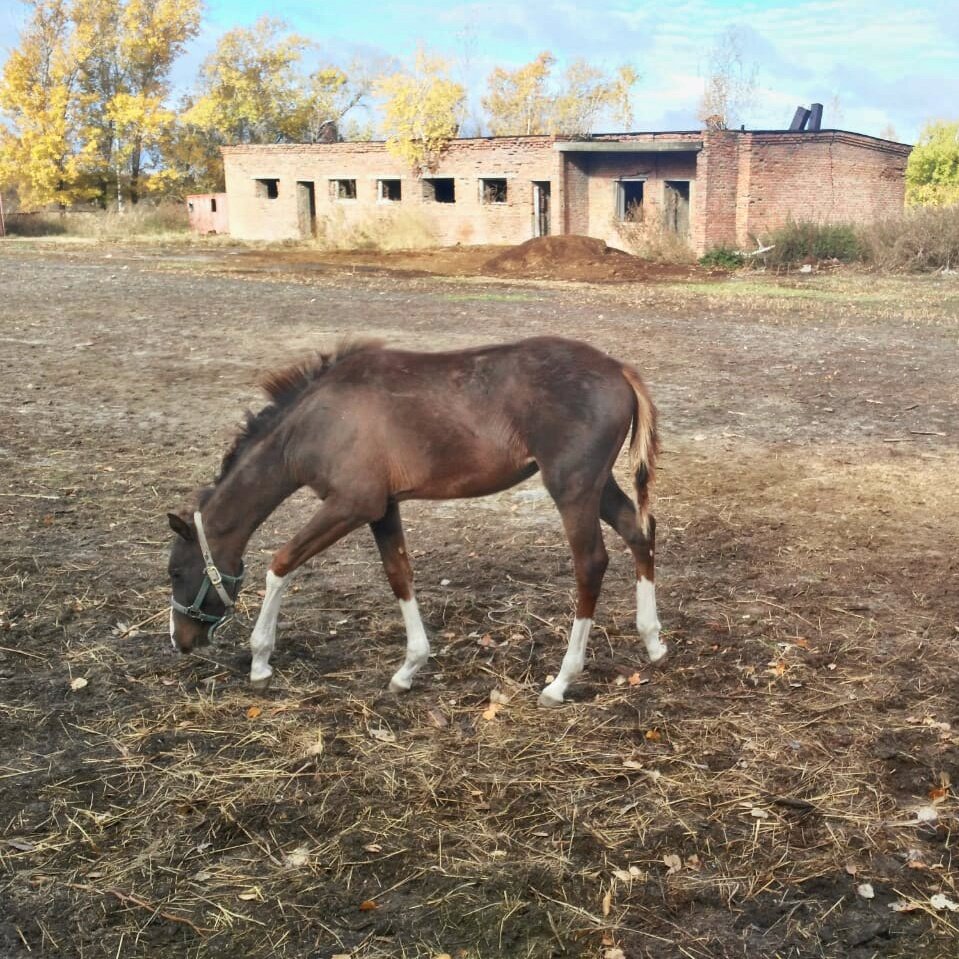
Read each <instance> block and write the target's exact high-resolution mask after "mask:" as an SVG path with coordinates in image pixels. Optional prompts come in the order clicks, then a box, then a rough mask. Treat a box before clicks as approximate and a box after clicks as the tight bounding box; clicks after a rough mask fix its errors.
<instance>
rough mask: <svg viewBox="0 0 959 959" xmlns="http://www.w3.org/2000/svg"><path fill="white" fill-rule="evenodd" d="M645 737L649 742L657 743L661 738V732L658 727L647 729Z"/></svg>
mask: <svg viewBox="0 0 959 959" xmlns="http://www.w3.org/2000/svg"><path fill="white" fill-rule="evenodd" d="M646 738H647V739H648V740H649V741H650V742H651V743H658V742H659V741H660V740H661V739H662V738H663V734H662V733H661V732H660V731H659V730H658V729H647V730H646Z"/></svg>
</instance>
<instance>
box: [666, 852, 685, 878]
mask: <svg viewBox="0 0 959 959" xmlns="http://www.w3.org/2000/svg"><path fill="white" fill-rule="evenodd" d="M663 864H664V865H665V866H666V869H667V872H666V875H667V876H671V875H672V874H673V873H674V872H679V871H680V870H681V869H682V868H683V861H682V859H680V858H679V856H677V855H676V854H675V853H670V854H669V855H668V856H663Z"/></svg>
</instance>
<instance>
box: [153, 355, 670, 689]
mask: <svg viewBox="0 0 959 959" xmlns="http://www.w3.org/2000/svg"><path fill="white" fill-rule="evenodd" d="M264 387H265V389H266V391H267V393H268V394H269V396H270V398H271V399H272V403H271V404H270V405H268V406H266V407H265V408H264V409H262V410H260V412H259V413H257V414H255V415H253V414H248V416H247V424H246V426H245V428H244V429H243V430H242V431H241V432H240V434H239V435H238V436H237V438H236V440H235V442H234V444H233V447H232V449H230V451H229V452H228V453H227V454H226V456H225V457H224V459H223V464H222V467H221V470H220V475H219V476H218V477H217V479H216V480H215V483H214V485H213V486H212V487H207V488H206V489H203V490H201V491H200V493H199V496H198V504H199V505H198V507H197V509H196V511H195V512H194V513H193V514H192V516H191V515H190V514H189V513H185V514H181V515H177V514H173V513H170V514H168V517H169V521H170V526H171V528H172V529H173V531H174V532H175V533H177V539H176V541H175V542H174V546H173V551H172V554H171V557H170V577H171V579H172V583H173V600H172V607H171V611H170V637H171V639H172V641H173V644H174V646H175V647H177V648H178V649H180V650H182V651H184V652H185V651H188V650H190V649H192V648H193V647H194V645H197V644H198V643H200V642H203V641H205V640H206V639H207V638H208V635H212V633H213V631H215V629H216V628H217V627H218V626H219V625H220V624H221V623H222V622H223V621H224V620H225V619H226V618H227V617H228V616H229V615H230V613H231V612H232V608H233V605H234V603H235V601H236V594H237V593H238V592H239V588H240V583H241V580H242V576H243V560H242V557H243V552H244V549H245V548H246V545H247V543H248V541H249V539H250V537H251V536H252V535H253V532H254V531H255V530H256V529H257V528H258V527H259V526H260V525H261V524H262V523H263V522H264V521H265V520H266V518H267V517H268V516H269V515H270V514H271V513H272V512H273V510H274V509H276V507H277V506H278V505H279V504H280V503H281V502H282V501H283V500H285V499H286V498H287V497H288V496H290V495H292V494H293V493H294V492H295V491H296V490H298V489H300V488H301V487H303V486H309V487H310V488H311V489H313V490H314V491H315V492H316V494H317V496H318V497H319V498H320V499H321V500H322V503H321V505H320V507H319V509H318V510H317V512H316V513H315V515H314V516H313V518H312V519H311V520H310V521H309V522H308V523H307V524H306V525H305V526H304V527H303V528H302V529H301V530H300V531H299V532H298V533H297V534H296V535H295V536H294V537H293V538H292V539H291V540H290V541H289V542H288V543H286V544H284V545H283V546H281V547H280V549H279V550H278V551H277V552H276V554H275V555H274V557H273V561H272V563H271V564H270V569H269V571H268V573H267V576H266V598H265V599H264V601H263V606H262V608H261V610H260V615H259V618H258V619H257V622H256V626H255V627H254V630H253V635H252V637H251V639H250V646H251V649H252V652H253V665H252V668H251V671H250V679H251V682H252V684H253V685H254V686H255V687H257V688H264V687H265V686H266V685H267V684H268V683H269V680H270V677H271V675H272V672H273V671H272V669H271V668H270V655H271V653H272V652H273V646H274V641H275V636H276V624H277V618H278V615H279V610H280V603H281V601H282V597H283V592H284V590H285V589H286V586H287V584H288V583H289V580H290V576H291V575H292V573H293V572H294V570H296V569H297V568H298V567H300V566H302V565H303V563H305V562H306V561H307V560H308V559H310V557H312V556H315V555H317V554H318V553H320V552H322V551H323V550H324V549H326V548H327V547H328V546H331V545H332V544H333V543H335V542H336V541H337V540H339V539H341V538H342V537H344V536H346V535H347V534H348V533H350V532H352V531H353V530H355V529H357V528H359V527H360V526H363V525H369V527H370V529H371V530H372V532H373V536H374V538H375V539H376V545H377V546H378V547H379V551H380V556H381V557H382V560H383V567H384V569H385V571H386V575H387V578H388V579H389V582H390V586H391V587H392V588H393V592H394V593H395V595H396V597H397V599H398V600H399V602H400V610H401V611H402V614H403V621H404V623H405V625H406V659H405V661H404V662H403V665H402V666H401V667H400V668H399V669H398V670H397V671H396V673H395V674H394V675H393V678H392V680H391V681H390V689H391V690H394V691H397V692H398V691H402V690H407V689H409V688H410V685H411V683H412V680H413V677H414V675H415V674H416V673H417V671H418V670H419V669H420V668H421V667H422V666H423V664H424V663H425V662H426V660H427V658H428V656H429V652H430V646H429V641H428V640H427V637H426V631H425V630H424V628H423V623H422V620H421V619H420V614H419V610H418V608H417V605H416V599H415V597H414V595H413V572H412V568H411V566H410V561H409V556H408V555H407V551H406V544H405V541H404V538H403V526H402V523H401V521H400V508H399V504H400V503H401V502H402V501H403V500H407V499H449V498H456V497H471V496H485V495H487V494H490V493H496V492H498V491H500V490H504V489H507V488H509V487H511V486H514V485H515V484H517V483H519V482H521V481H522V480H524V479H526V478H527V477H529V476H532V475H533V474H534V473H535V472H537V471H539V472H540V473H541V474H542V477H543V483H544V485H545V487H546V489H547V490H548V492H549V494H550V495H551V496H552V498H553V500H554V502H555V503H556V507H557V509H558V510H559V512H560V516H561V517H562V521H563V527H564V529H565V531H566V536H567V538H568V540H569V544H570V547H571V549H572V552H573V565H574V568H575V573H576V586H577V601H576V618H575V620H574V622H573V628H572V632H571V633H570V637H569V646H568V648H567V651H566V655H565V657H564V658H563V663H562V666H561V668H560V671H559V674H558V675H557V677H556V679H555V680H554V681H553V682H551V683H550V684H549V685H548V686H547V687H546V688H545V689H544V690H543V692H542V694H541V695H540V699H539V701H540V703H541V704H542V705H544V706H557V705H559V704H560V703H562V702H563V696H564V694H565V692H566V690H567V687H568V686H569V684H570V683H571V682H572V681H573V680H574V679H575V678H576V677H577V676H578V675H579V674H580V673H581V672H582V670H583V664H584V661H585V656H586V641H587V637H588V635H589V630H590V626H591V625H592V622H593V611H594V609H595V607H596V601H597V598H598V596H599V591H600V588H601V586H602V581H603V575H604V573H605V572H606V566H607V563H608V561H609V557H608V555H607V553H606V548H605V546H604V544H603V536H602V532H601V529H600V519H602V520H603V521H604V522H606V523H608V524H609V525H610V526H612V527H613V529H615V530H616V532H617V533H619V535H620V536H622V538H623V539H624V540H625V541H626V543H627V545H628V546H629V548H630V550H631V551H632V553H633V557H634V559H635V563H636V580H637V583H636V628H637V630H638V631H639V634H640V636H641V637H642V639H643V641H644V642H645V645H646V650H647V653H648V655H649V658H650V660H651V661H653V662H656V661H657V660H660V659H662V658H663V656H665V654H666V647H665V645H664V644H663V643H662V642H661V641H660V638H659V630H660V624H659V620H658V618H657V616H656V594H655V586H654V585H653V578H654V577H653V550H654V541H655V528H656V527H655V521H654V519H653V517H652V516H651V515H650V513H649V504H648V487H649V484H650V482H651V481H652V478H653V472H654V468H655V462H656V450H657V442H656V410H655V407H654V406H653V403H652V401H651V399H650V397H649V394H648V392H647V390H646V387H645V386H644V385H643V382H642V380H641V379H640V377H639V374H638V373H637V372H636V371H635V370H634V369H633V368H632V367H630V366H627V365H624V364H622V363H619V362H617V361H616V360H614V359H612V358H610V357H609V356H607V355H605V354H604V353H600V352H599V351H598V350H595V349H593V348H592V347H591V346H587V345H586V344H585V343H579V342H576V341H573V340H564V339H560V338H558V337H538V338H536V339H529V340H524V341H521V342H519V343H512V344H505V345H499V346H489V347H483V348H480V349H471V350H458V351H455V352H449V353H410V352H403V351H399V350H387V349H383V348H381V347H380V346H379V345H378V344H370V343H364V344H358V345H352V346H348V347H345V348H341V349H340V350H339V351H338V352H336V353H334V354H332V355H329V356H320V357H317V358H315V359H312V360H310V361H307V362H304V363H301V364H299V365H297V366H292V367H290V368H288V369H284V370H280V371H277V372H274V373H272V374H270V375H268V376H267V378H266V381H265V383H264ZM630 428H632V439H631V441H630V462H631V469H632V471H633V478H634V484H635V489H636V504H637V506H638V510H637V508H636V507H634V505H633V503H632V501H631V500H630V499H629V498H628V497H627V496H626V495H625V494H624V493H623V491H622V490H621V489H620V487H619V486H618V485H617V483H616V480H615V479H614V478H613V475H612V467H613V463H614V462H615V460H616V457H617V455H618V453H619V450H620V448H621V447H622V445H623V443H624V442H625V440H626V436H627V434H628V433H629V432H630ZM187 603H189V604H190V605H187Z"/></svg>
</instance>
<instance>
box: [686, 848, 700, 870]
mask: <svg viewBox="0 0 959 959" xmlns="http://www.w3.org/2000/svg"><path fill="white" fill-rule="evenodd" d="M686 866H687V868H689V869H692V870H693V871H694V872H699V870H700V869H702V868H703V863H702V860H701V859H700V858H699V856H697V855H696V853H693V854H692V855H691V856H687V857H686Z"/></svg>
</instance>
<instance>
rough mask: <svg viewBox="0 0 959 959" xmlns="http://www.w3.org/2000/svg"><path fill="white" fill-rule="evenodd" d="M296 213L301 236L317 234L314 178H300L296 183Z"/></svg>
mask: <svg viewBox="0 0 959 959" xmlns="http://www.w3.org/2000/svg"><path fill="white" fill-rule="evenodd" d="M296 215H297V219H298V220H299V224H300V236H302V237H313V236H316V189H315V187H314V186H313V181H312V180H298V181H297V183H296Z"/></svg>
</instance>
